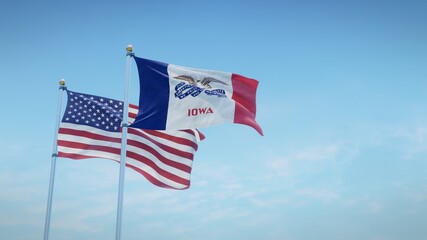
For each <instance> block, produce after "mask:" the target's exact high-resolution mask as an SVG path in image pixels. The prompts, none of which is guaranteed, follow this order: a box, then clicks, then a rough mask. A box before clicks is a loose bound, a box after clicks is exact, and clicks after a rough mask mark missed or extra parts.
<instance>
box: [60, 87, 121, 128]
mask: <svg viewBox="0 0 427 240" xmlns="http://www.w3.org/2000/svg"><path fill="white" fill-rule="evenodd" d="M67 95H68V101H67V108H66V109H65V113H64V117H63V118H62V122H66V123H73V124H80V125H87V126H91V127H95V128H98V129H101V130H105V131H110V132H120V124H121V122H122V119H123V118H122V116H123V102H121V101H117V100H114V99H110V98H105V97H98V96H94V95H88V94H82V93H76V92H72V91H68V90H67Z"/></svg>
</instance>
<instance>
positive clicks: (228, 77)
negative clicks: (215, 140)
mask: <svg viewBox="0 0 427 240" xmlns="http://www.w3.org/2000/svg"><path fill="white" fill-rule="evenodd" d="M134 59H135V61H136V64H137V66H138V72H139V81H140V97H139V106H140V107H139V112H138V115H137V116H136V119H135V121H134V122H133V124H132V125H131V126H130V127H134V128H142V129H151V130H179V129H190V128H200V127H207V126H212V125H216V124H220V123H239V124H245V125H248V126H251V127H253V128H254V129H255V130H256V131H258V133H259V134H261V135H263V133H262V130H261V127H260V126H259V125H258V123H257V122H256V121H255V115H256V90H257V87H258V81H257V80H255V79H251V78H247V77H244V76H241V75H238V74H234V73H226V72H219V71H213V70H204V69H195V68H189V67H182V66H177V65H173V64H167V63H162V62H157V61H153V60H148V59H144V58H138V57H134Z"/></svg>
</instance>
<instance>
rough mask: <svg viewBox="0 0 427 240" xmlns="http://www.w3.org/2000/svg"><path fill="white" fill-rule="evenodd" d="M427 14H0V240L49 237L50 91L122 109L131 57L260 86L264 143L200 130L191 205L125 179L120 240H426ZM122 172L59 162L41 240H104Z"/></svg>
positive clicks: (362, 5) (155, 5)
mask: <svg viewBox="0 0 427 240" xmlns="http://www.w3.org/2000/svg"><path fill="white" fill-rule="evenodd" d="M426 12H427V2H425V1H416V0H413V1H412V0H411V1H403V0H400V1H397V0H396V1H385V0H384V1H381V0H378V1H287V0H285V1H223V0H218V1H194V0H193V1H188V0H181V1H163V0H161V1H28V0H21V1H3V2H2V3H0V31H1V38H0V64H1V71H0V79H1V83H2V87H1V90H0V91H1V94H0V98H1V101H0V104H1V105H0V106H1V110H2V117H1V120H0V121H1V124H0V128H1V133H2V134H1V138H0V153H1V158H0V161H1V167H0V239H41V238H42V236H43V229H44V218H45V210H46V200H47V190H48V183H49V172H50V164H51V158H50V156H51V154H52V152H51V151H52V142H53V132H54V125H55V116H56V109H57V108H56V107H57V96H58V90H57V88H58V81H59V79H61V78H64V79H66V80H67V85H68V88H69V89H70V90H73V91H80V92H85V93H90V94H95V95H102V96H106V97H110V98H116V99H122V98H123V92H124V84H123V83H124V76H125V47H126V45H127V44H133V45H134V49H135V54H136V55H137V56H139V57H145V58H149V59H154V60H158V61H163V62H168V63H174V64H177V65H182V66H188V67H194V68H204V69H212V70H221V71H228V72H235V73H238V74H242V75H245V76H248V77H252V78H255V79H258V80H259V82H260V83H259V88H258V94H257V120H258V123H259V124H260V125H261V126H262V128H263V130H264V134H265V136H264V137H261V136H259V135H258V134H257V133H256V132H255V131H254V130H253V129H251V128H249V127H247V126H243V125H232V124H226V125H219V126H215V127H210V128H204V129H201V131H202V132H203V133H204V134H205V135H206V140H204V141H203V142H201V143H200V145H199V151H198V152H197V154H196V157H195V160H194V164H193V173H192V186H191V187H190V189H188V190H185V191H173V190H166V189H161V188H158V187H155V186H153V185H151V184H150V183H149V182H148V181H146V180H145V179H144V178H143V177H142V176H141V175H139V174H137V173H135V172H133V171H131V170H127V171H126V181H125V192H124V201H125V203H124V212H123V228H122V239H129V240H131V239H132V240H133V239H159V240H164V239H174V240H181V239H182V240H184V239H185V240H187V239H206V240H219V239H221V240H228V239H248V240H257V239H272V240H276V239H277V240H282V239H289V240H311V239H330V240H340V239H345V240H351V239H355V240H358V239H366V240H400V239H411V240H421V239H426V238H427V230H426V228H425V223H426V222H427V94H426V92H427V65H426V63H427V30H426V29H427V15H426V14H425V13H426ZM132 70H133V72H132V81H131V101H132V102H134V103H137V99H138V82H137V73H136V66H135V64H133V65H132ZM118 170H119V165H118V164H117V163H115V162H112V161H108V160H103V159H91V160H83V161H72V160H69V159H58V161H57V168H56V178H55V190H54V199H53V210H52V223H51V234H50V236H51V239H64V240H67V239H82V240H84V239H114V237H115V220H116V199H117V188H118V183H117V182H118V181H117V180H118Z"/></svg>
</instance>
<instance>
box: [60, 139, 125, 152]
mask: <svg viewBox="0 0 427 240" xmlns="http://www.w3.org/2000/svg"><path fill="white" fill-rule="evenodd" d="M58 146H62V147H69V148H75V149H82V150H94V151H101V152H108V153H113V154H118V155H120V148H115V147H108V146H99V145H92V144H85V143H77V142H71V141H65V140H58Z"/></svg>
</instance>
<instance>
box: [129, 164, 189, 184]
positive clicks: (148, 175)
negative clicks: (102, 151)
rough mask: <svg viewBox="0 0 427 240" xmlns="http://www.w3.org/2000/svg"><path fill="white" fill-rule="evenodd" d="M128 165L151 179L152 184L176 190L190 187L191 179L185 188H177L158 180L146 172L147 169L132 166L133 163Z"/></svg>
mask: <svg viewBox="0 0 427 240" xmlns="http://www.w3.org/2000/svg"><path fill="white" fill-rule="evenodd" d="M127 167H129V168H132V169H133V170H135V171H137V172H138V173H140V174H141V175H143V176H144V177H145V178H146V179H147V180H148V181H150V182H151V183H152V184H154V185H156V186H158V187H162V188H169V189H175V190H184V189H187V188H189V187H190V181H188V184H185V187H184V188H175V187H172V186H169V185H167V184H165V183H163V182H161V181H159V180H157V179H156V178H154V177H153V176H151V175H150V174H148V173H146V172H145V171H143V170H142V169H140V168H137V167H134V166H131V165H127Z"/></svg>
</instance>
